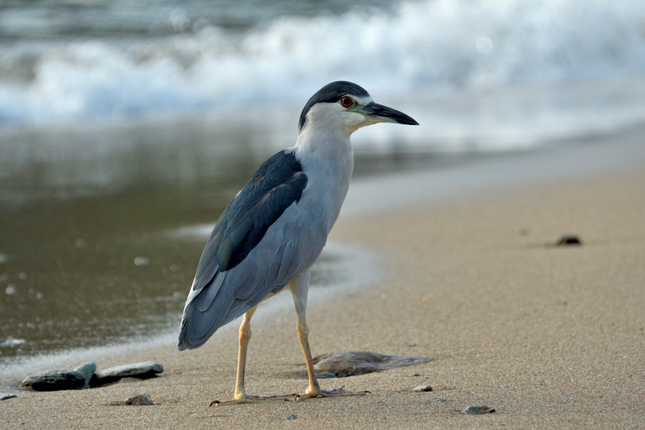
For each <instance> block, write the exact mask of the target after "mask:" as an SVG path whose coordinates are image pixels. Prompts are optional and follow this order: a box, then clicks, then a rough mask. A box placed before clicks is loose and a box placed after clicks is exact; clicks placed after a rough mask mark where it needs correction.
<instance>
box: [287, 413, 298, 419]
mask: <svg viewBox="0 0 645 430" xmlns="http://www.w3.org/2000/svg"><path fill="white" fill-rule="evenodd" d="M296 418H298V415H294V414H291V415H287V417H286V419H288V420H295V419H296Z"/></svg>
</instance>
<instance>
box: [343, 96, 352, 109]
mask: <svg viewBox="0 0 645 430" xmlns="http://www.w3.org/2000/svg"><path fill="white" fill-rule="evenodd" d="M340 104H341V105H343V106H345V107H350V106H351V105H353V104H354V100H352V98H351V97H347V96H345V97H342V98H341V99H340Z"/></svg>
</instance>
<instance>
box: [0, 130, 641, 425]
mask: <svg viewBox="0 0 645 430" xmlns="http://www.w3.org/2000/svg"><path fill="white" fill-rule="evenodd" d="M522 161H524V162H525V163H524V164H523V163H522ZM644 162H645V149H643V145H641V144H640V139H639V138H638V136H637V135H634V136H631V137H629V138H616V139H613V140H612V139H608V141H607V142H605V143H601V144H597V143H596V144H586V145H572V146H567V147H565V148H561V149H553V150H551V149H547V150H544V151H541V152H539V153H537V154H520V155H518V156H516V157H513V156H509V157H504V159H503V160H501V161H499V160H497V161H495V160H493V161H492V162H486V161H484V162H482V163H479V164H478V166H476V167H475V168H473V166H465V167H464V168H463V169H461V170H459V169H457V171H455V170H451V171H449V172H448V173H447V176H446V175H445V174H444V176H443V181H438V179H441V177H442V176H441V174H442V172H439V173H433V172H421V173H419V172H414V173H411V174H410V175H405V174H404V175H402V176H403V177H404V178H407V179H406V180H400V181H401V182H397V180H396V178H393V177H388V176H385V177H383V178H382V179H379V178H368V179H366V180H365V181H357V182H358V183H356V184H353V185H352V187H350V193H352V194H350V196H348V199H349V200H348V203H349V205H348V206H347V211H346V212H345V210H344V211H343V215H341V219H340V220H339V222H338V223H337V225H336V227H335V228H334V230H333V231H332V235H331V237H330V240H331V241H341V242H343V243H346V244H349V245H350V246H352V245H359V246H367V247H368V248H369V249H374V250H375V251H376V252H379V253H381V254H382V255H383V256H384V259H383V264H384V266H385V267H384V268H385V270H386V273H387V272H390V273H391V276H388V279H380V280H377V281H375V282H374V285H371V286H370V287H368V288H360V289H354V290H351V291H349V292H344V293H340V294H335V295H334V296H333V297H327V298H325V300H324V301H317V302H314V301H312V302H311V303H310V306H309V309H308V314H307V316H308V323H309V326H310V330H311V338H310V342H311V345H312V352H313V354H314V355H317V354H320V353H324V352H338V351H342V350H367V351H374V352H379V353H385V354H396V355H412V356H427V357H430V358H433V360H432V361H431V362H430V363H428V364H423V365H419V366H415V367H410V368H405V367H404V368H400V369H394V370H388V371H384V372H379V373H372V374H368V375H362V376H356V377H351V378H344V379H343V380H342V381H341V380H336V379H331V380H324V381H321V384H322V385H323V388H326V389H327V388H334V387H336V386H340V385H345V386H346V388H347V389H349V390H365V389H367V390H370V391H371V392H372V394H370V395H368V396H364V397H363V396H361V397H346V398H337V399H320V400H311V401H304V402H284V403H275V404H273V403H272V404H267V403H265V404H257V405H244V406H239V407H228V408H208V407H207V405H208V404H209V403H210V401H212V400H214V399H221V400H225V399H227V398H229V397H231V396H232V393H233V387H234V378H235V362H236V357H237V332H236V330H233V329H228V330H224V331H222V332H221V333H219V334H218V335H216V336H214V337H213V338H212V339H211V340H210V341H209V342H208V343H207V344H206V345H204V347H202V348H200V349H198V350H195V351H189V352H182V353H179V352H178V351H176V348H175V347H174V345H163V346H159V347H155V348H151V349H148V350H146V351H130V352H123V353H121V354H118V355H115V356H111V357H106V360H105V362H102V363H99V365H100V366H99V367H100V368H106V367H109V366H111V365H118V364H124V363H127V362H135V361H147V360H155V361H158V362H160V363H162V364H163V365H164V366H165V368H166V370H165V371H164V373H163V374H162V376H161V377H159V378H155V379H151V380H146V381H140V382H139V381H138V382H131V383H120V384H116V385H112V386H109V387H105V388H99V389H92V390H83V391H61V392H52V393H38V392H30V391H20V392H19V397H18V398H16V399H9V400H6V401H2V402H0V410H1V411H2V415H3V417H4V418H3V424H4V426H5V427H6V428H20V427H22V428H24V425H27V427H38V426H39V425H44V424H45V423H47V424H48V425H50V426H51V425H54V426H56V427H57V428H87V427H99V428H101V427H102V426H105V428H118V427H120V426H121V427H128V426H135V427H150V428H206V427H212V426H230V425H232V424H234V425H235V426H236V427H242V426H244V427H245V428H285V427H302V426H318V427H322V428H338V427H344V428H366V427H371V428H427V427H428V426H431V427H432V426H439V427H444V428H471V427H473V426H478V425H491V426H492V425H498V426H499V425H506V426H513V427H532V428H536V427H542V428H567V427H575V428H580V427H585V428H591V427H597V428H606V427H628V428H631V427H638V426H639V425H640V423H642V422H643V419H644V418H645V414H644V412H643V411H642V408H641V406H640V405H641V404H642V401H643V399H644V398H645V383H644V382H643V379H642V375H643V374H644V371H645V368H644V366H645V362H644V361H643V356H645V351H644V350H643V346H642V345H643V336H644V335H643V327H644V326H645V321H644V320H643V317H642V316H641V314H642V309H645V292H643V291H642V290H643V288H642V286H643V282H644V281H645V268H643V264H642V262H643V261H645V260H644V258H643V257H644V255H645V253H644V248H645V225H644V224H645V223H643V221H642V220H643V214H644V213H645V195H644V194H645V193H643V192H642V190H643V186H644V185H645V171H644V169H643V168H642V167H640V166H643V165H644V164H643V163H644ZM451 172H452V173H451ZM469 172H470V173H469ZM487 172H488V173H491V172H492V173H495V174H496V175H497V176H493V177H492V178H491V176H486V174H487ZM513 172H515V174H516V175H518V176H516V177H515V180H514V181H511V180H509V179H508V178H504V175H505V174H509V175H510V174H513ZM444 173H445V172H444ZM414 175H416V176H414ZM419 175H420V176H419ZM424 175H426V176H424ZM464 175H465V176H464ZM478 175H480V176H481V178H485V179H484V182H483V183H481V181H480V182H477V180H478ZM457 179H460V180H461V181H462V182H459V183H455V182H454V181H455V180H457ZM503 179H506V181H505V182H504V181H503ZM370 181H371V182H370ZM406 181H407V182H406ZM423 181H427V182H423ZM433 181H434V182H433ZM437 181H438V182H437ZM486 181H488V182H486ZM495 181H501V182H495ZM426 183H427V184H428V186H429V187H432V186H433V185H437V184H439V185H440V186H439V188H440V189H439V190H438V191H432V190H430V191H427V192H425V191H424V192H423V193H421V194H422V195H421V196H420V197H419V198H418V199H416V198H415V195H414V194H411V193H401V192H397V190H401V189H402V188H397V187H401V186H407V188H408V189H409V190H411V192H416V191H419V190H420V188H422V185H423V184H426ZM406 184H407V185H406ZM420 184H421V185H420ZM476 184H479V186H476ZM355 185H356V186H355ZM386 185H388V186H387V187H386ZM370 187H371V188H370ZM424 193H425V194H424ZM358 195H360V196H362V197H361V199H358V197H355V196H358ZM359 200H360V201H359ZM365 201H367V202H368V203H364V202H365ZM383 201H387V205H381V202H383ZM370 202H376V203H375V204H374V203H370ZM399 204H400V205H401V207H400V208H396V207H395V206H397V205H399ZM361 205H362V206H361ZM370 205H372V206H370ZM375 205H377V206H375ZM565 233H573V234H578V235H580V237H581V239H582V246H580V247H557V248H556V247H553V246H550V245H551V244H553V243H554V242H555V241H556V240H557V239H558V237H559V236H560V235H562V234H565ZM237 325H238V324H235V323H234V324H232V326H234V328H236V327H237ZM253 331H254V338H253V340H252V342H251V344H250V350H249V356H248V365H247V366H248V367H247V390H248V391H249V392H250V393H252V394H258V395H270V394H284V393H286V392H294V391H299V392H302V391H303V390H304V389H305V387H306V380H305V379H304V378H303V371H304V369H303V367H302V362H303V358H302V352H301V351H300V346H299V344H298V341H297V336H296V331H295V313H294V312H293V311H292V310H289V311H287V312H286V313H284V314H280V315H275V316H274V317H271V318H266V320H264V321H261V322H258V323H256V324H255V325H254V327H253ZM410 345H416V346H414V347H412V346H410ZM79 364H80V363H79ZM417 373H418V374H419V376H412V375H414V374H417ZM421 384H429V385H431V386H432V387H433V389H434V391H432V392H430V393H415V392H412V388H414V387H415V386H418V385H421ZM146 392H147V393H150V394H151V396H152V399H153V401H154V402H155V406H153V407H148V408H145V407H144V408H128V407H114V406H109V403H110V402H111V401H116V400H124V399H126V398H127V397H129V396H131V395H135V394H140V393H146ZM477 404H479V405H483V404H486V405H488V406H491V407H493V408H495V409H496V413H494V414H488V415H486V416H479V417H477V416H465V415H462V414H459V413H458V412H459V410H461V409H463V408H466V407H468V406H470V405H477ZM290 414H295V415H296V416H297V419H295V420H293V421H287V420H285V417H286V416H288V415H290ZM479 421H482V422H481V423H480V422H479ZM484 421H485V423H484ZM23 423H24V425H22V424H23Z"/></svg>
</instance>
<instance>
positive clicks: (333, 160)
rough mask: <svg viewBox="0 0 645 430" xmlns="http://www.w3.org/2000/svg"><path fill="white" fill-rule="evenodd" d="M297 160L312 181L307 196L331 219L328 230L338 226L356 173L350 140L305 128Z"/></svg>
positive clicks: (336, 134) (298, 147) (328, 220)
mask: <svg viewBox="0 0 645 430" xmlns="http://www.w3.org/2000/svg"><path fill="white" fill-rule="evenodd" d="M295 155H296V158H297V159H298V160H299V161H300V163H301V165H302V167H303V170H304V172H305V173H306V174H307V177H308V178H309V184H308V186H307V189H306V190H305V192H306V193H307V194H308V195H309V198H310V199H311V200H310V201H311V203H312V204H314V205H316V206H317V207H318V209H317V210H319V211H321V214H322V215H323V216H324V217H325V218H327V220H326V222H325V224H326V225H327V229H328V230H330V229H331V227H332V226H333V225H334V223H335V222H336V219H337V218H338V214H339V213H340V208H341V206H342V204H343V201H344V200H345V196H346V195H347V190H348V189H349V181H350V179H351V177H352V172H353V170H354V153H353V151H352V143H351V142H350V140H349V137H348V136H345V135H344V134H342V133H328V132H325V133H316V130H315V129H314V130H312V129H308V128H305V129H303V131H302V132H301V133H300V136H298V140H297V141H296V146H295Z"/></svg>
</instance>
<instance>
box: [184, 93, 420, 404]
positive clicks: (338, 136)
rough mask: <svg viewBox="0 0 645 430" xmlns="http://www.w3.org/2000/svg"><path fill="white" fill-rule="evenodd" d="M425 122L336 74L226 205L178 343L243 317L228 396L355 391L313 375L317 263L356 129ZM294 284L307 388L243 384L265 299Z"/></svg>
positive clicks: (342, 192)
mask: <svg viewBox="0 0 645 430" xmlns="http://www.w3.org/2000/svg"><path fill="white" fill-rule="evenodd" d="M382 122H383V123H398V124H407V125H419V124H418V123H417V122H416V121H415V120H414V119H412V118H411V117H409V116H408V115H406V114H404V113H403V112H400V111H397V110H395V109H392V108H389V107H387V106H383V105H381V104H377V103H375V102H374V101H373V99H372V97H371V96H370V94H369V93H368V92H367V91H366V90H365V89H363V88H362V87H360V86H359V85H357V84H354V83H352V82H347V81H336V82H331V83H329V84H327V85H325V86H324V87H322V88H321V89H320V90H319V91H317V92H316V93H315V94H314V95H313V96H312V97H311V98H310V99H309V100H308V101H307V103H306V104H305V106H304V108H303V109H302V112H301V114H300V118H299V121H298V130H299V133H298V137H297V140H296V143H295V145H294V146H292V147H290V148H287V149H284V150H282V151H279V152H277V153H276V154H275V155H273V156H272V157H270V158H269V159H268V160H266V161H265V162H264V163H263V164H262V165H260V167H259V168H258V169H257V171H256V172H255V173H254V174H253V176H252V177H251V178H250V179H249V181H248V183H247V184H246V186H245V187H244V188H243V189H242V190H241V191H240V192H239V193H238V194H237V195H236V196H235V198H234V199H233V200H232V201H231V202H230V203H229V205H228V206H227V207H226V209H224V211H223V212H222V214H221V216H220V218H219V220H218V221H217V223H216V224H215V227H214V228H213V231H212V233H211V235H210V238H209V239H208V241H207V243H206V245H205V247H204V250H203V252H202V255H201V258H200V260H199V263H198V265H197V270H196V273H195V278H194V280H193V283H192V286H191V288H190V292H189V294H188V297H187V299H186V304H185V306H184V311H183V315H182V320H181V326H180V332H179V344H178V347H179V350H180V351H182V350H185V349H194V348H198V347H200V346H201V345H203V344H204V343H205V342H206V341H207V340H208V339H209V338H210V337H211V336H212V335H213V333H215V332H216V331H217V329H219V328H220V327H222V326H224V325H226V324H228V323H230V322H231V321H233V320H235V319H236V318H238V317H240V316H241V317H242V323H241V325H240V328H239V350H238V362H237V377H236V381H235V392H234V396H233V399H232V400H230V401H224V402H220V401H217V400H216V401H213V402H212V403H211V405H213V404H217V405H226V404H240V403H252V402H261V401H264V400H275V399H283V400H288V399H289V398H294V397H295V398H296V399H297V400H301V399H306V398H315V397H334V396H343V395H357V394H364V393H366V392H353V391H346V390H344V389H343V388H339V389H335V390H331V391H325V390H322V389H321V388H320V385H319V383H318V380H317V378H316V374H315V373H314V367H313V360H312V356H311V350H310V348H309V329H308V326H307V322H306V318H305V313H306V308H307V294H308V288H309V281H310V277H311V267H312V265H313V264H314V263H315V262H316V260H317V259H318V257H319V256H320V254H321V252H322V250H323V247H324V246H325V244H326V242H327V236H328V235H329V232H330V231H331V229H332V227H333V225H334V223H335V222H336V220H337V218H338V215H339V213H340V209H341V206H342V204H343V201H344V200H345V196H346V194H347V191H348V188H349V183H350V178H351V176H352V171H353V168H354V153H353V149H352V144H351V141H350V136H351V135H352V133H354V132H355V131H356V130H358V129H359V128H361V127H365V126H368V125H372V124H376V123H382ZM287 287H288V288H289V289H290V290H291V293H292V296H293V301H294V306H295V310H296V316H297V323H296V328H297V333H298V338H299V341H300V345H301V347H302V350H303V353H304V356H305V365H306V368H307V374H308V379H309V381H308V382H309V386H308V388H307V389H306V392H305V394H304V396H299V395H297V394H293V395H289V396H271V397H259V396H251V395H248V394H247V393H246V391H245V389H244V371H245V365H246V354H247V349H248V344H249V340H250V338H251V318H252V316H253V314H254V313H255V311H256V309H257V306H258V305H259V304H260V302H262V301H263V300H266V299H268V298H270V297H272V296H274V295H276V294H278V293H280V292H282V291H285V290H286V289H287Z"/></svg>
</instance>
